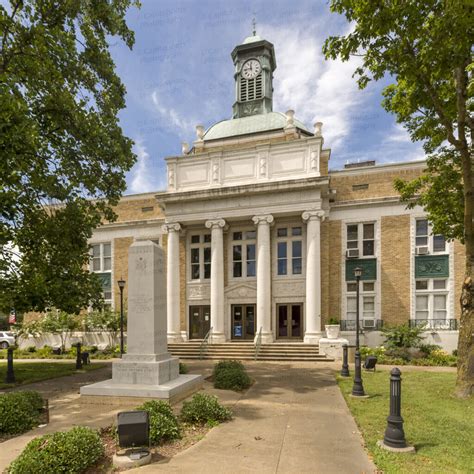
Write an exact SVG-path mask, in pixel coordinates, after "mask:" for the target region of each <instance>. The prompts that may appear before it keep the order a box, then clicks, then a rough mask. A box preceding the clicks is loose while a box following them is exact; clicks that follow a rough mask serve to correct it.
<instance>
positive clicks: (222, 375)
mask: <svg viewBox="0 0 474 474" xmlns="http://www.w3.org/2000/svg"><path fill="white" fill-rule="evenodd" d="M251 384H252V381H251V380H250V377H249V376H248V374H247V372H246V371H245V369H243V370H242V369H236V368H229V369H224V370H220V371H218V372H217V374H216V375H215V376H214V387H215V388H220V389H223V390H236V391H239V390H245V389H246V388H249V387H250V385H251Z"/></svg>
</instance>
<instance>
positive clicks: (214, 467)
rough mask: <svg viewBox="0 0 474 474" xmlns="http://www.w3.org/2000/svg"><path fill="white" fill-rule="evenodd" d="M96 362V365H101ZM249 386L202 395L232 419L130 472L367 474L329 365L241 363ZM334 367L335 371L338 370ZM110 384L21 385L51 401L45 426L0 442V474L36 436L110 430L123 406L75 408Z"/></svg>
mask: <svg viewBox="0 0 474 474" xmlns="http://www.w3.org/2000/svg"><path fill="white" fill-rule="evenodd" d="M101 362H102V361H101ZM186 364H187V365H188V366H189V368H190V372H194V373H202V374H204V375H205V376H207V375H209V374H210V373H211V370H212V367H213V362H211V361H196V362H191V361H189V362H186ZM245 365H246V367H247V368H248V371H249V373H250V375H251V377H252V378H254V379H255V380H256V382H255V384H254V385H253V386H252V387H251V388H250V389H249V390H248V391H247V392H246V393H245V394H244V395H241V394H237V393H235V392H230V391H224V390H215V389H214V388H213V387H212V385H211V384H210V383H208V382H206V383H205V387H204V390H205V391H206V392H208V393H212V394H216V395H218V396H219V398H220V399H221V401H222V402H223V403H224V404H225V405H228V406H230V407H231V408H232V409H233V411H234V415H235V418H234V420H233V421H231V422H229V423H224V424H222V425H220V426H218V427H216V428H214V429H212V430H211V431H210V432H209V433H208V434H207V435H206V437H205V438H204V439H203V440H202V441H200V442H199V443H197V444H196V445H194V446H192V447H191V448H189V449H187V450H186V451H183V452H181V453H180V454H178V455H176V456H175V457H173V458H171V459H170V460H168V461H167V462H160V463H157V464H152V465H149V466H145V467H143V468H140V469H136V470H134V471H130V472H136V473H138V474H141V473H146V472H161V471H165V472H182V473H188V472H189V473H214V472H219V473H247V472H257V471H258V472H260V473H276V472H278V473H371V472H374V471H375V466H374V465H373V464H372V462H371V461H370V460H369V458H368V456H367V454H366V452H365V450H364V448H363V447H362V438H361V436H360V434H359V431H358V429H357V427H356V425H355V422H354V420H353V418H352V416H351V415H350V413H349V410H348V408H347V406H346V403H345V401H344V399H343V397H342V395H341V393H340V391H339V388H338V386H337V384H336V382H335V380H334V375H333V373H334V372H333V369H334V368H336V366H335V365H334V364H330V363H328V364H325V363H313V362H311V363H308V362H300V363H276V362H275V363H273V362H267V363H264V362H257V363H255V362H246V363H245ZM337 368H339V365H338V367H337ZM109 377H110V367H106V368H103V369H98V370H94V371H92V372H89V373H87V374H79V375H73V376H68V377H62V378H60V379H55V380H49V381H44V382H38V383H35V384H30V385H29V386H23V387H21V388H22V389H27V388H28V389H34V390H38V391H39V392H41V393H42V394H43V396H45V397H48V398H49V399H50V407H51V410H50V424H49V425H48V426H46V427H44V428H37V429H35V430H32V431H30V432H28V433H26V434H24V435H21V436H18V437H16V438H12V439H10V440H7V441H5V442H3V443H0V472H3V470H4V469H5V468H6V467H7V466H8V465H9V464H10V462H11V461H12V460H13V459H15V458H16V457H17V456H18V455H19V454H20V452H21V451H22V450H23V448H24V447H25V446H26V444H27V443H28V442H29V441H30V440H31V439H33V438H34V437H36V436H40V435H43V434H46V433H52V432H55V431H59V430H65V429H68V428H70V427H72V426H75V425H82V426H90V427H94V428H99V427H105V426H108V425H110V424H111V423H112V422H113V421H114V419H115V417H116V414H117V413H118V412H119V411H122V410H123V409H124V408H125V409H130V406H127V407H121V406H116V405H115V406H113V405H111V406H104V405H90V404H82V403H81V402H80V397H79V395H78V390H79V387H80V386H81V385H84V384H85V383H92V382H95V381H98V380H103V379H107V378H109Z"/></svg>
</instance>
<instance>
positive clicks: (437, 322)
mask: <svg viewBox="0 0 474 474" xmlns="http://www.w3.org/2000/svg"><path fill="white" fill-rule="evenodd" d="M409 324H410V327H412V328H413V327H423V328H425V329H427V330H429V329H433V330H440V331H443V330H444V331H456V330H457V329H458V320H457V319H410V322H409Z"/></svg>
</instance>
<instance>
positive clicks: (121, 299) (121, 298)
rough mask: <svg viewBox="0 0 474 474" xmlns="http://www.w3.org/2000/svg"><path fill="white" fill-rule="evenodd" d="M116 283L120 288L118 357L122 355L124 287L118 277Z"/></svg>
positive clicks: (123, 282)
mask: <svg viewBox="0 0 474 474" xmlns="http://www.w3.org/2000/svg"><path fill="white" fill-rule="evenodd" d="M117 285H118V286H119V288H120V357H122V355H123V353H124V350H123V289H124V288H125V280H124V279H123V278H120V280H118V281H117Z"/></svg>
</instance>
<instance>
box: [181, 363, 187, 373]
mask: <svg viewBox="0 0 474 474" xmlns="http://www.w3.org/2000/svg"><path fill="white" fill-rule="evenodd" d="M188 372H189V369H188V366H187V365H186V364H183V363H182V362H180V363H179V373H180V374H187V373H188Z"/></svg>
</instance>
